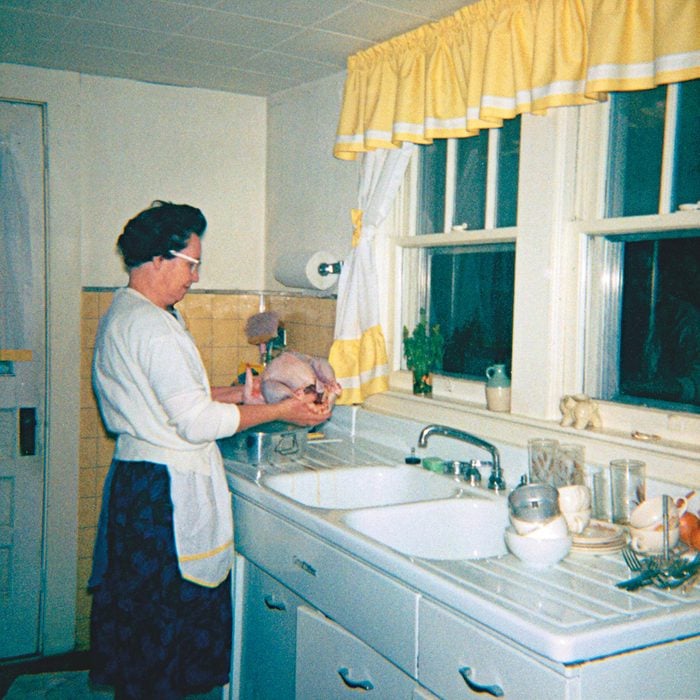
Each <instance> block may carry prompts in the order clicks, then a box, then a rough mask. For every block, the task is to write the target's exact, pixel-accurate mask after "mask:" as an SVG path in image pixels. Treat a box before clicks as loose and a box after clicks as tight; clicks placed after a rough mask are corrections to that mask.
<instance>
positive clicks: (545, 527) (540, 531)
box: [514, 515, 569, 540]
mask: <svg viewBox="0 0 700 700" xmlns="http://www.w3.org/2000/svg"><path fill="white" fill-rule="evenodd" d="M514 529H515V530H516V531H518V529H517V528H514ZM518 534H519V535H525V536H526V537H528V538H529V539H532V540H557V539H560V538H562V537H566V536H567V535H568V534H569V526H568V525H567V524H566V520H565V519H564V516H563V515H557V516H556V518H552V519H551V520H549V521H548V522H546V523H543V524H542V525H540V527H536V528H534V529H533V530H529V531H528V532H519V531H518Z"/></svg>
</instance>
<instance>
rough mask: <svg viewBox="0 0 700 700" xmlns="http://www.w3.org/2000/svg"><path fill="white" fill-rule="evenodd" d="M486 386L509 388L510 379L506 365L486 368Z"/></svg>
mask: <svg viewBox="0 0 700 700" xmlns="http://www.w3.org/2000/svg"><path fill="white" fill-rule="evenodd" d="M486 386H487V387H501V388H504V389H506V388H508V387H509V386H510V379H509V378H508V375H507V374H506V366H505V365H491V366H490V367H487V368H486Z"/></svg>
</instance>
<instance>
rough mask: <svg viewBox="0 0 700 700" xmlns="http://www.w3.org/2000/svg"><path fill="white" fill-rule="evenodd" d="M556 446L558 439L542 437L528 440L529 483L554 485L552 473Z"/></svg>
mask: <svg viewBox="0 0 700 700" xmlns="http://www.w3.org/2000/svg"><path fill="white" fill-rule="evenodd" d="M558 446H559V441H558V440H547V439H544V438H533V439H532V440H528V442H527V452H528V457H529V472H528V475H529V481H530V483H533V484H550V485H551V486H554V485H555V484H554V483H553V475H554V466H555V457H556V454H557V447H558Z"/></svg>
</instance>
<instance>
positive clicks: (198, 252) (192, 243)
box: [163, 233, 202, 304]
mask: <svg viewBox="0 0 700 700" xmlns="http://www.w3.org/2000/svg"><path fill="white" fill-rule="evenodd" d="M178 253H181V254H182V255H186V256H187V257H188V258H193V259H194V260H201V257H202V241H201V239H200V238H199V236H197V235H196V234H194V233H193V234H192V235H191V236H190V237H189V239H188V241H187V245H186V246H185V247H184V248H183V249H182V250H179V251H178ZM163 269H164V275H163V279H164V285H165V287H166V289H165V290H164V291H165V294H166V296H167V298H168V304H177V302H178V301H180V300H181V299H182V298H183V297H184V296H185V294H187V292H188V290H189V288H190V287H191V286H192V285H193V284H194V283H195V282H199V265H198V264H195V263H192V262H190V261H189V260H187V259H183V258H179V257H174V258H172V259H168V260H165V261H164V266H163Z"/></svg>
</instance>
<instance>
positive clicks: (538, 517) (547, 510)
mask: <svg viewBox="0 0 700 700" xmlns="http://www.w3.org/2000/svg"><path fill="white" fill-rule="evenodd" d="M508 507H509V508H510V513H511V515H512V516H513V517H514V518H519V519H520V520H527V521H528V522H541V521H543V520H549V519H550V518H553V517H554V516H555V515H558V514H559V493H558V491H557V490H556V489H555V488H554V486H550V485H549V484H523V485H522V486H518V487H517V488H516V489H513V491H511V492H510V495H509V496H508Z"/></svg>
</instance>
